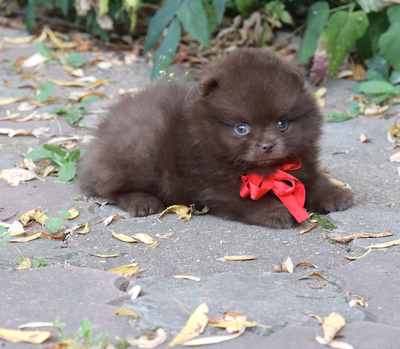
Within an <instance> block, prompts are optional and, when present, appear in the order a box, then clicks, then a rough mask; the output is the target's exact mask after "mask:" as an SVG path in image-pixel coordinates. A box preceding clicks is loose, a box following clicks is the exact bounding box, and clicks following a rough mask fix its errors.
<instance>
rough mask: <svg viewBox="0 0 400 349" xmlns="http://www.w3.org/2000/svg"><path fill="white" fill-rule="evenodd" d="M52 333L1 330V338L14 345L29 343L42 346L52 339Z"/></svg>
mask: <svg viewBox="0 0 400 349" xmlns="http://www.w3.org/2000/svg"><path fill="white" fill-rule="evenodd" d="M50 336H51V332H44V331H18V330H8V329H5V328H0V338H2V339H4V340H6V341H8V342H13V343H19V342H27V343H34V344H40V343H43V342H44V341H45V340H47V339H48V338H50Z"/></svg>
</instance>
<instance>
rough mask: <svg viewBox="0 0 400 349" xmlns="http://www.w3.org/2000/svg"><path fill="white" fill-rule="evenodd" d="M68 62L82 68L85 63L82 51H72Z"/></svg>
mask: <svg viewBox="0 0 400 349" xmlns="http://www.w3.org/2000/svg"><path fill="white" fill-rule="evenodd" d="M68 62H69V64H71V65H72V66H73V67H76V68H80V67H82V65H83V57H82V54H81V53H80V52H71V53H70V54H69V55H68Z"/></svg>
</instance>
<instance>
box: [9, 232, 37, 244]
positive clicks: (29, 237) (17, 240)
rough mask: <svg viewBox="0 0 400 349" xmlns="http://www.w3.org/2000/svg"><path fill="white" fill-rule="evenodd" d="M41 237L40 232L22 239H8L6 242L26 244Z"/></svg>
mask: <svg viewBox="0 0 400 349" xmlns="http://www.w3.org/2000/svg"><path fill="white" fill-rule="evenodd" d="M41 236H42V232H40V231H39V232H35V234H33V235H29V236H26V237H23V238H18V239H10V240H8V241H10V242H28V241H32V240H36V239H38V238H40V237H41Z"/></svg>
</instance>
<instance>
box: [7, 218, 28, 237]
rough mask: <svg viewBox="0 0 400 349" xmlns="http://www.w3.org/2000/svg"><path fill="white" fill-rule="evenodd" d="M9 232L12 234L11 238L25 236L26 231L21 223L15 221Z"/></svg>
mask: <svg viewBox="0 0 400 349" xmlns="http://www.w3.org/2000/svg"><path fill="white" fill-rule="evenodd" d="M8 232H9V233H10V236H20V235H24V233H25V230H24V227H23V226H22V224H21V223H20V222H18V221H14V222H12V224H11V225H10V227H9V228H8Z"/></svg>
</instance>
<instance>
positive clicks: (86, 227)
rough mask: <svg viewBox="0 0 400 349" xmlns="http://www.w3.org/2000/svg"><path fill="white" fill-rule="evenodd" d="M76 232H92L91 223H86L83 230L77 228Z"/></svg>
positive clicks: (83, 233) (84, 233)
mask: <svg viewBox="0 0 400 349" xmlns="http://www.w3.org/2000/svg"><path fill="white" fill-rule="evenodd" d="M79 228H80V227H79ZM76 232H77V233H78V234H81V235H86V234H87V233H89V232H90V227H89V223H88V222H86V224H85V225H84V228H83V230H81V231H78V230H76Z"/></svg>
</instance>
